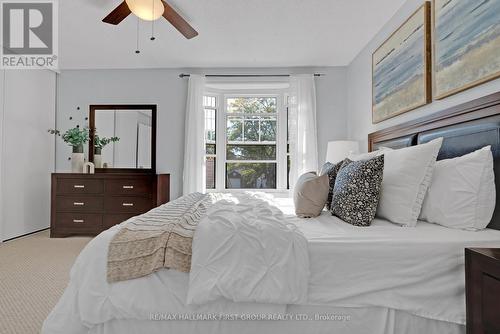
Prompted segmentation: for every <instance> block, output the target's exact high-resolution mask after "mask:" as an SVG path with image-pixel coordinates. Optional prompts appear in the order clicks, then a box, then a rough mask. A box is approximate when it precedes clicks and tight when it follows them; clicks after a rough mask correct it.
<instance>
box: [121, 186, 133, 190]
mask: <svg viewBox="0 0 500 334" xmlns="http://www.w3.org/2000/svg"><path fill="white" fill-rule="evenodd" d="M123 189H134V186H123Z"/></svg>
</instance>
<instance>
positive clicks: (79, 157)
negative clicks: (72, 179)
mask: <svg viewBox="0 0 500 334" xmlns="http://www.w3.org/2000/svg"><path fill="white" fill-rule="evenodd" d="M48 132H49V133H50V134H53V135H55V136H60V137H61V138H62V140H63V141H64V142H65V143H67V144H69V145H70V146H71V147H72V148H73V154H72V156H71V171H72V172H73V173H81V172H82V171H83V164H84V162H85V157H84V153H83V144H85V143H86V142H88V141H89V129H88V128H83V129H82V128H80V126H78V125H77V126H76V127H74V128H72V129H69V130H67V131H66V132H64V133H63V134H61V131H59V130H55V129H49V130H48Z"/></svg>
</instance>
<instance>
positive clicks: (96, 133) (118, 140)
mask: <svg viewBox="0 0 500 334" xmlns="http://www.w3.org/2000/svg"><path fill="white" fill-rule="evenodd" d="M89 128H90V140H89V161H90V162H93V163H94V165H95V167H96V172H101V173H106V172H115V173H116V172H131V171H137V172H142V173H148V172H149V173H155V171H156V105H150V104H148V105H136V104H132V105H128V104H120V105H117V104H112V105H111V104H110V105H90V111H89Z"/></svg>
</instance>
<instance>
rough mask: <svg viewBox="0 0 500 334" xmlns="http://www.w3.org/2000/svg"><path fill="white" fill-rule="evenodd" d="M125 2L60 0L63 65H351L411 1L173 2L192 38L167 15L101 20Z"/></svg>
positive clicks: (250, 0) (73, 67)
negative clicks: (147, 19)
mask: <svg viewBox="0 0 500 334" xmlns="http://www.w3.org/2000/svg"><path fill="white" fill-rule="evenodd" d="M119 3H120V0H61V1H59V4H60V5H59V17H60V20H59V40H60V43H59V53H60V58H59V59H60V62H59V64H60V67H61V68H63V69H80V68H160V67H165V68H178V67H275V66H279V67H292V66H344V65H348V64H349V63H350V62H351V60H352V59H353V58H354V57H355V56H356V54H357V53H358V52H359V51H360V50H361V49H362V48H363V46H365V45H366V44H367V43H368V41H369V40H370V39H371V38H372V37H373V36H374V35H375V34H376V33H377V31H378V30H379V29H380V28H382V26H383V25H384V23H386V22H387V21H388V20H389V19H390V18H391V17H392V16H393V15H394V13H395V12H396V11H397V9H398V8H399V7H400V6H401V5H402V4H403V3H404V0H365V1H363V0H170V1H169V3H170V4H171V5H172V6H173V7H174V8H176V9H178V10H179V12H180V13H181V15H183V16H184V18H185V19H186V20H187V21H188V22H190V24H191V25H192V26H193V27H194V28H195V29H196V30H197V31H198V32H199V36H198V37H195V38H194V39H192V40H187V39H185V38H184V37H183V36H182V35H181V34H180V33H178V32H177V31H176V30H175V29H174V28H173V27H172V26H171V25H170V24H169V23H168V22H167V21H166V20H164V19H163V18H160V20H158V21H156V25H155V30H156V40H155V41H153V42H152V41H150V40H149V37H150V32H151V23H147V22H144V21H142V22H141V24H140V30H141V32H140V49H141V53H140V54H139V55H137V54H135V53H134V51H135V48H136V46H135V44H136V26H137V20H136V17H135V16H133V15H131V16H129V17H128V18H126V19H125V20H124V21H123V22H122V23H121V24H120V25H118V26H112V25H108V24H105V23H102V22H101V20H102V18H103V17H104V16H106V15H107V14H108V13H109V12H110V11H111V10H113V9H114V8H115V7H116V6H117V5H118V4H119Z"/></svg>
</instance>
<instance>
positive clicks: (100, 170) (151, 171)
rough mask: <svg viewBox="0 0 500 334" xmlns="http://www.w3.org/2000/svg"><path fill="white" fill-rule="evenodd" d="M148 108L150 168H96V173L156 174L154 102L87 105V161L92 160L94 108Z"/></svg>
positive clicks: (155, 107)
mask: <svg viewBox="0 0 500 334" xmlns="http://www.w3.org/2000/svg"><path fill="white" fill-rule="evenodd" d="M120 109H122V110H150V111H151V125H152V126H151V168H96V169H95V172H96V173H149V174H156V109H157V106H156V104H92V105H90V106H89V137H90V138H89V161H90V162H92V163H93V162H94V135H95V129H96V128H95V111H96V110H120Z"/></svg>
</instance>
